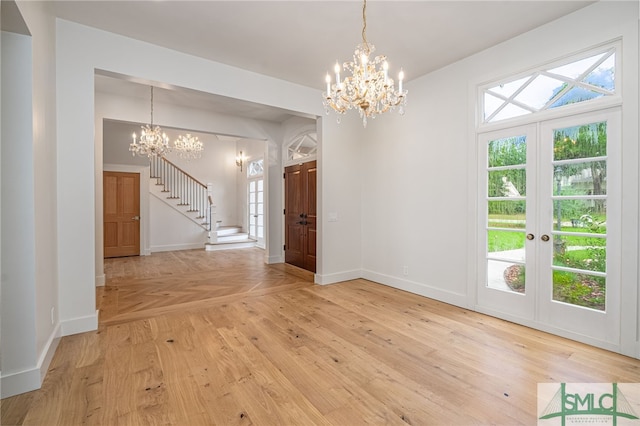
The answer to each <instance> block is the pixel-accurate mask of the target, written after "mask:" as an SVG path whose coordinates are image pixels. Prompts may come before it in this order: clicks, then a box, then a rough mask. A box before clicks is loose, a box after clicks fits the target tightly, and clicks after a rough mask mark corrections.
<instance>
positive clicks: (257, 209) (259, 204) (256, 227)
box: [248, 177, 264, 248]
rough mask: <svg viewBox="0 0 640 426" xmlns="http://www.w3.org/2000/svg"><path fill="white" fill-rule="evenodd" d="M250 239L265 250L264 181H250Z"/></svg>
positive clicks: (259, 179) (258, 179)
mask: <svg viewBox="0 0 640 426" xmlns="http://www.w3.org/2000/svg"><path fill="white" fill-rule="evenodd" d="M248 192H249V238H252V239H254V240H256V245H257V246H258V247H260V248H264V179H263V178H262V177H260V178H255V179H251V180H249V191H248Z"/></svg>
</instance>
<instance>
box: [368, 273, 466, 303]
mask: <svg viewBox="0 0 640 426" xmlns="http://www.w3.org/2000/svg"><path fill="white" fill-rule="evenodd" d="M362 278H364V279H367V280H370V281H373V282H377V283H380V284H384V285H388V286H389V287H393V288H397V289H398V290H404V291H408V292H409V293H414V294H418V295H420V296H425V297H428V298H430V299H435V300H439V301H441V302H444V303H449V304H451V305H455V306H460V307H462V308H466V307H467V296H466V294H461V293H454V292H450V291H446V290H442V289H440V288H435V287H432V286H430V285H428V284H424V283H417V282H414V281H408V280H403V279H401V278H398V277H394V276H391V275H385V274H380V273H378V272H373V271H368V270H362Z"/></svg>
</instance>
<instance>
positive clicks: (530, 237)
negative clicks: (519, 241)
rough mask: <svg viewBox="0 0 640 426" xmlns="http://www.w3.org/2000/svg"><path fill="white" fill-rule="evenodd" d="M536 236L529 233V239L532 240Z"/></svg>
mask: <svg viewBox="0 0 640 426" xmlns="http://www.w3.org/2000/svg"><path fill="white" fill-rule="evenodd" d="M534 238H535V237H534V236H533V234H527V240H529V241H531V240H533V239H534Z"/></svg>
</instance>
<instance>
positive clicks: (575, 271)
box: [551, 121, 607, 311]
mask: <svg viewBox="0 0 640 426" xmlns="http://www.w3.org/2000/svg"><path fill="white" fill-rule="evenodd" d="M606 155H607V122H606V121H603V122H597V123H589V124H585V125H580V126H573V127H567V128H562V129H555V130H554V132H553V162H552V164H553V171H552V173H553V195H552V199H553V213H552V215H553V216H552V217H553V231H552V234H553V240H552V241H553V246H552V247H553V263H552V265H553V266H552V271H551V273H552V274H553V300H554V301H557V302H563V303H568V304H572V305H577V306H583V307H586V308H591V309H596V310H601V311H603V310H605V304H606V260H607V235H606V233H607V200H606V198H607V197H606V194H607V185H606V183H607V180H606V179H607V159H606ZM575 160H584V161H575ZM572 233H573V234H575V233H579V234H580V235H571V234H572ZM568 268H569V269H571V270H567V269H568Z"/></svg>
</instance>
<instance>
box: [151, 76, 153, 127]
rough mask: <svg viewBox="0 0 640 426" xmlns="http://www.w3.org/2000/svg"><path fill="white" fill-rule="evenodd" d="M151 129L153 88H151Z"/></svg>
mask: <svg viewBox="0 0 640 426" xmlns="http://www.w3.org/2000/svg"><path fill="white" fill-rule="evenodd" d="M151 127H153V86H151Z"/></svg>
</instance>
